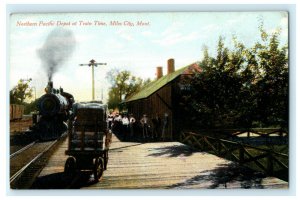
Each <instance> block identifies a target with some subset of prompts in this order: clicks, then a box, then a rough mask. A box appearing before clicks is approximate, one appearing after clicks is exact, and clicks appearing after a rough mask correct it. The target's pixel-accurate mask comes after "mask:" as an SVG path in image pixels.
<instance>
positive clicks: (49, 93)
mask: <svg viewBox="0 0 300 200" xmlns="http://www.w3.org/2000/svg"><path fill="white" fill-rule="evenodd" d="M45 91H46V94H44V95H43V96H41V97H40V98H39V100H38V105H37V107H38V113H37V114H34V115H33V126H32V127H31V130H32V131H33V132H34V135H35V136H36V138H37V139H39V140H41V141H47V140H54V139H57V138H58V137H60V136H61V135H62V134H63V133H64V132H66V131H67V129H68V125H67V120H68V119H69V118H70V116H71V113H72V106H73V103H74V97H73V95H71V94H69V93H67V92H64V91H63V89H62V88H60V89H54V88H53V82H52V81H49V82H48V85H47V87H46V88H45Z"/></svg>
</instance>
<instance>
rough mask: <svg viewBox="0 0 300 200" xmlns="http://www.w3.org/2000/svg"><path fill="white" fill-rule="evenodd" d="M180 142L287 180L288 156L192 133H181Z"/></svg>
mask: <svg viewBox="0 0 300 200" xmlns="http://www.w3.org/2000/svg"><path fill="white" fill-rule="evenodd" d="M179 140H180V142H182V143H184V144H187V145H189V146H191V147H193V148H196V149H200V150H201V151H206V152H209V153H212V154H215V155H217V156H219V157H223V158H226V159H229V160H232V161H235V162H237V163H239V164H241V165H245V166H247V167H250V168H252V169H254V170H259V171H263V172H264V173H265V174H267V175H269V176H276V177H278V178H282V179H284V180H287V179H288V155H287V154H283V153H278V152H275V151H274V150H271V149H264V148H259V147H254V146H250V145H247V144H243V143H239V142H233V141H230V140H225V139H218V138H214V137H210V136H205V135H201V134H196V133H193V132H182V133H181V135H180V138H179Z"/></svg>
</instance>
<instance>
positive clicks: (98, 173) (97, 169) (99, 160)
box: [94, 158, 104, 181]
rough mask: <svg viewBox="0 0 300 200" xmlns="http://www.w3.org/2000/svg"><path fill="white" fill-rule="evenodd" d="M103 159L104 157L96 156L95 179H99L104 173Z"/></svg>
mask: <svg viewBox="0 0 300 200" xmlns="http://www.w3.org/2000/svg"><path fill="white" fill-rule="evenodd" d="M103 171H104V169H103V159H102V158H96V159H95V163H94V179H95V181H98V180H99V179H100V178H101V176H102V174H103Z"/></svg>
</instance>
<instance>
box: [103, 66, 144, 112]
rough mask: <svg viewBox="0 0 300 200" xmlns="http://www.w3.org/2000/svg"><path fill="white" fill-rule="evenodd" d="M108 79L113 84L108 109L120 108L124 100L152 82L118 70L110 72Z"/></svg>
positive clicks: (109, 94)
mask: <svg viewBox="0 0 300 200" xmlns="http://www.w3.org/2000/svg"><path fill="white" fill-rule="evenodd" d="M106 78H107V79H108V80H109V82H110V83H111V87H110V90H109V93H108V107H109V108H112V109H114V108H119V107H120V103H121V102H122V101H123V100H124V99H126V98H127V97H129V96H130V95H132V94H134V93H136V92H138V91H139V90H140V89H141V88H142V87H143V86H144V85H145V84H147V83H149V81H150V80H149V79H148V80H146V81H143V80H142V79H141V78H139V77H136V76H133V75H132V74H131V72H130V71H127V70H124V71H120V70H118V69H112V70H111V71H109V72H108V73H107V75H106Z"/></svg>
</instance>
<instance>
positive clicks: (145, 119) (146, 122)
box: [140, 114, 149, 139]
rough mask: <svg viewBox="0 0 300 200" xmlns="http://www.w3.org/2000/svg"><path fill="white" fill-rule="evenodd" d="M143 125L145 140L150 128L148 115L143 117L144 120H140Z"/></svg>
mask: <svg viewBox="0 0 300 200" xmlns="http://www.w3.org/2000/svg"><path fill="white" fill-rule="evenodd" d="M140 122H141V124H142V129H143V138H144V139H145V138H146V137H147V138H148V137H149V135H148V131H149V130H148V128H149V119H148V117H147V115H146V114H144V115H143V117H142V119H141V120H140Z"/></svg>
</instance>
